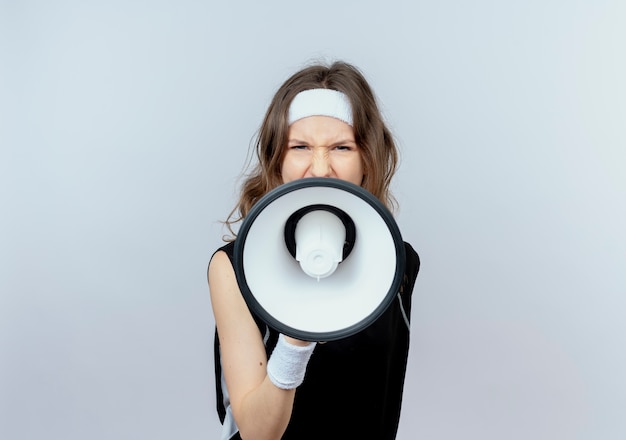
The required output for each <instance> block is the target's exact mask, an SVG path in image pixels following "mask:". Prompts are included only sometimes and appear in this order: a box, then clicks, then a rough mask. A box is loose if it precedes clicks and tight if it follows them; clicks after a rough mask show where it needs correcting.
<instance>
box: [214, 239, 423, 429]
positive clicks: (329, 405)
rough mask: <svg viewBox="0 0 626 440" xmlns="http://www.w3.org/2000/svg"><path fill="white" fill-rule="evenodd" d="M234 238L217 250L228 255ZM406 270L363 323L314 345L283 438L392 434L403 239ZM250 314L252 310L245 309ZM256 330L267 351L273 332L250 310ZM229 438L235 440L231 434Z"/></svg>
mask: <svg viewBox="0 0 626 440" xmlns="http://www.w3.org/2000/svg"><path fill="white" fill-rule="evenodd" d="M233 249H234V242H233V243H229V244H227V245H225V246H223V247H221V248H220V249H219V250H223V251H224V252H226V254H227V255H228V256H229V258H230V260H231V263H232V259H233ZM405 249H406V271H405V274H404V279H403V282H402V285H401V287H400V292H399V295H398V299H396V300H395V301H394V302H392V303H391V305H390V306H389V308H388V309H387V310H386V311H385V312H384V313H383V314H382V315H381V316H380V317H379V318H378V319H377V320H376V321H375V322H374V323H373V324H372V325H370V326H369V327H367V328H366V329H364V330H362V331H361V332H359V333H357V334H355V335H352V336H349V337H347V338H344V339H341V340H337V341H330V342H327V343H325V344H317V346H316V347H315V351H314V352H313V355H312V356H311V359H310V361H309V364H308V366H307V370H306V376H305V379H304V382H303V383H302V385H300V386H299V387H298V389H297V390H296V396H295V402H294V406H293V412H292V416H291V420H290V422H289V425H288V427H287V430H286V431H285V434H284V435H283V437H282V438H283V440H291V439H297V440H307V439H315V440H319V439H324V440H339V439H368V440H369V439H371V440H392V439H395V437H396V433H397V430H398V423H399V420H400V409H401V405H402V390H403V387H404V376H405V372H406V365H407V356H408V352H409V329H408V325H407V323H408V319H409V318H410V316H411V295H412V292H413V287H414V285H415V279H416V278H417V273H418V271H419V267H420V260H419V256H418V255H417V253H416V252H415V250H414V249H413V248H412V247H411V245H410V244H408V243H405ZM251 313H252V312H251ZM252 316H253V317H254V319H255V321H256V323H257V325H258V327H259V330H260V332H261V335H266V334H267V332H268V331H269V339H268V340H267V343H266V352H267V356H268V358H269V356H270V355H271V353H272V350H273V349H274V346H275V345H276V341H277V338H278V333H277V332H276V331H275V330H273V329H271V328H269V329H268V328H267V326H266V324H265V323H264V322H263V321H261V319H260V318H259V317H257V316H255V315H254V313H252ZM214 346H215V383H216V391H217V412H218V415H219V417H220V421H222V423H223V422H224V417H225V415H226V408H225V406H224V401H223V397H224V392H223V391H224V390H222V381H221V377H222V368H221V364H220V355H219V339H218V337H217V330H216V332H215V344H214ZM232 438H233V439H238V438H240V437H239V434H236V435H235V436H234V437H232Z"/></svg>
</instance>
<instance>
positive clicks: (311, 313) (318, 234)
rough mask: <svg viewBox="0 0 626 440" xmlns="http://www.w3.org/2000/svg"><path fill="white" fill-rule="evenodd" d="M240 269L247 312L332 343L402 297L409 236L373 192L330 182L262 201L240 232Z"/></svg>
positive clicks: (286, 188)
mask: <svg viewBox="0 0 626 440" xmlns="http://www.w3.org/2000/svg"><path fill="white" fill-rule="evenodd" d="M233 261H234V269H235V275H236V277H237V282H238V284H239V288H240V290H241V292H242V294H243V297H244V299H245V301H246V303H247V304H248V307H249V308H250V309H251V310H252V311H253V312H254V313H255V314H256V315H257V316H259V317H260V318H261V319H262V320H263V321H265V322H266V323H267V324H268V325H269V326H270V327H272V328H274V329H276V330H278V331H279V332H281V333H284V334H286V335H288V336H292V337H294V338H298V339H302V340H308V341H330V340H336V339H340V338H344V337H346V336H350V335H352V334H354V333H356V332H359V331H361V330H363V329H364V328H366V327H367V326H369V325H370V324H372V323H373V322H374V321H375V320H376V319H377V318H378V317H379V316H380V315H381V314H382V313H383V312H384V311H385V310H386V309H387V307H388V306H389V305H390V303H391V302H392V301H393V300H394V298H395V297H396V295H397V293H398V290H399V288H400V284H401V283H402V278H403V275H404V268H405V264H406V263H405V248H404V242H403V240H402V236H401V234H400V231H399V229H398V226H397V224H396V222H395V221H394V219H393V216H392V215H391V213H390V212H389V211H388V210H387V209H386V208H385V206H384V205H383V204H382V203H381V202H380V201H379V200H378V199H377V198H376V197H374V196H373V195H372V194H370V193H369V192H368V191H366V190H365V189H363V188H361V187H359V186H357V185H354V184H352V183H349V182H346V181H343V180H338V179H331V178H307V179H300V180H297V181H294V182H290V183H287V184H284V185H281V186H279V187H278V188H276V189H274V190H273V191H271V192H269V193H268V194H266V195H265V196H264V197H262V198H261V199H260V200H259V201H258V202H257V203H256V204H255V205H254V206H253V207H252V209H251V210H250V212H249V213H248V215H247V216H246V218H245V219H244V221H243V223H242V225H241V228H240V229H239V232H238V235H237V239H236V241H235V248H234V259H233Z"/></svg>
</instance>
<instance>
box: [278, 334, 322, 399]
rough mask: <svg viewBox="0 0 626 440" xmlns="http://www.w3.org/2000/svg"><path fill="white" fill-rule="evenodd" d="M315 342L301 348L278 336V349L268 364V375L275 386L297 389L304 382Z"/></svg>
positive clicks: (284, 388)
mask: <svg viewBox="0 0 626 440" xmlns="http://www.w3.org/2000/svg"><path fill="white" fill-rule="evenodd" d="M313 349H315V342H311V343H310V344H309V345H306V346H304V347H301V346H299V345H293V344H290V343H289V342H287V341H286V340H285V337H284V336H283V335H282V334H280V335H278V342H277V343H276V347H275V348H274V351H273V352H272V355H271V356H270V359H269V361H268V362H267V375H268V377H269V378H270V380H271V381H272V383H273V384H274V385H276V386H277V387H278V388H281V389H283V390H292V389H294V388H297V387H298V385H300V384H301V383H302V382H303V381H304V373H305V371H306V366H307V364H308V363H309V359H310V358H311V354H313Z"/></svg>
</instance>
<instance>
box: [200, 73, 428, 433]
mask: <svg viewBox="0 0 626 440" xmlns="http://www.w3.org/2000/svg"><path fill="white" fill-rule="evenodd" d="M256 153H257V158H258V164H257V165H256V167H255V168H254V170H253V171H252V172H251V173H250V174H249V175H248V176H247V178H246V180H245V181H244V183H243V186H242V191H241V196H240V199H239V202H238V204H237V206H236V207H235V209H234V210H233V213H231V216H230V217H229V219H228V221H227V224H228V225H229V227H230V226H231V225H232V224H233V223H236V222H237V221H239V220H241V219H243V218H244V217H245V216H246V214H247V213H248V212H249V210H250V208H251V207H252V206H253V205H254V204H255V203H256V202H257V201H258V200H259V199H260V198H261V197H263V196H264V195H265V194H267V193H268V192H269V191H271V190H273V189H274V188H276V187H278V186H279V185H281V184H283V183H287V182H290V181H294V180H296V179H302V178H307V177H333V178H337V179H342V180H346V181H349V182H351V183H354V184H356V185H360V186H361V187H363V188H365V189H366V190H368V191H369V192H371V193H372V194H373V195H374V196H376V197H377V198H378V199H379V200H380V201H381V202H382V203H383V204H384V205H386V206H387V207H388V208H389V209H393V208H394V199H393V197H392V195H391V194H390V190H389V185H390V182H391V179H392V177H393V174H394V172H395V170H396V165H397V150H396V146H395V144H394V141H393V138H392V136H391V134H390V132H389V130H388V129H387V127H386V126H385V124H384V122H383V119H382V116H381V114H380V111H379V109H378V107H377V104H376V100H375V97H374V94H373V93H372V90H371V88H370V86H369V84H368V83H367V81H366V80H365V78H364V77H363V75H362V74H361V73H360V72H359V70H358V69H356V68H355V67H354V66H352V65H350V64H347V63H343V62H336V63H333V64H332V65H329V66H325V65H314V66H310V67H307V68H305V69H303V70H301V71H299V72H297V73H296V74H294V75H293V76H292V77H291V78H289V79H288V80H287V81H286V82H285V83H284V84H283V85H282V86H281V87H280V88H279V90H278V91H277V92H276V95H275V96H274V98H273V100H272V102H271V104H270V106H269V108H268V110H267V113H266V115H265V118H264V121H263V124H262V126H261V129H260V132H259V135H258V138H257V143H256ZM233 248H234V242H230V243H228V244H226V245H225V246H223V247H222V248H220V249H219V250H218V251H216V252H215V254H214V255H213V257H212V259H211V262H210V264H209V270H208V281H209V289H210V292H211V301H212V306H213V312H214V315H215V322H216V327H217V329H216V336H215V372H216V385H217V398H218V402H217V407H218V414H219V417H220V420H221V421H222V423H223V432H222V438H223V439H238V438H243V439H245V440H252V439H297V440H306V439H324V440H333V439H376V440H378V439H394V438H395V436H396V432H397V429H398V422H399V418H400V408H401V402H402V390H403V384H404V376H405V371H406V362H407V355H408V350H409V328H408V317H409V316H410V310H411V294H412V291H413V286H414V283H415V279H416V277H417V272H418V270H419V258H418V256H417V254H416V252H415V251H414V250H413V248H412V247H411V246H410V245H409V244H408V243H405V250H406V271H405V275H404V280H403V283H402V285H401V287H400V292H399V293H398V300H397V301H394V302H393V303H392V304H391V306H390V307H389V308H388V309H387V310H386V311H385V312H384V313H383V314H382V315H381V316H380V317H379V318H378V319H377V320H376V321H375V322H374V323H373V324H372V325H370V326H368V327H367V328H366V329H364V330H362V331H360V332H359V333H357V334H355V335H352V336H348V337H346V338H344V339H341V340H338V341H331V342H327V343H323V344H322V343H318V344H316V343H311V342H305V341H300V340H296V339H293V338H290V337H287V336H285V335H282V334H278V333H277V332H276V331H275V330H273V329H271V328H268V327H267V325H266V324H265V323H264V322H262V320H261V319H260V318H259V317H258V316H255V314H254V313H252V312H251V311H250V309H249V308H248V307H247V305H246V302H245V301H244V298H243V296H242V294H241V292H240V290H239V287H238V285H237V281H236V278H235V273H234V270H233V264H232V258H233Z"/></svg>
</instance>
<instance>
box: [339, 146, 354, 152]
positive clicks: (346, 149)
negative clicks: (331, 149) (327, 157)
mask: <svg viewBox="0 0 626 440" xmlns="http://www.w3.org/2000/svg"><path fill="white" fill-rule="evenodd" d="M335 150H338V151H352V150H353V148H352V147H349V146H348V145H337V146H336V147H335Z"/></svg>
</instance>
